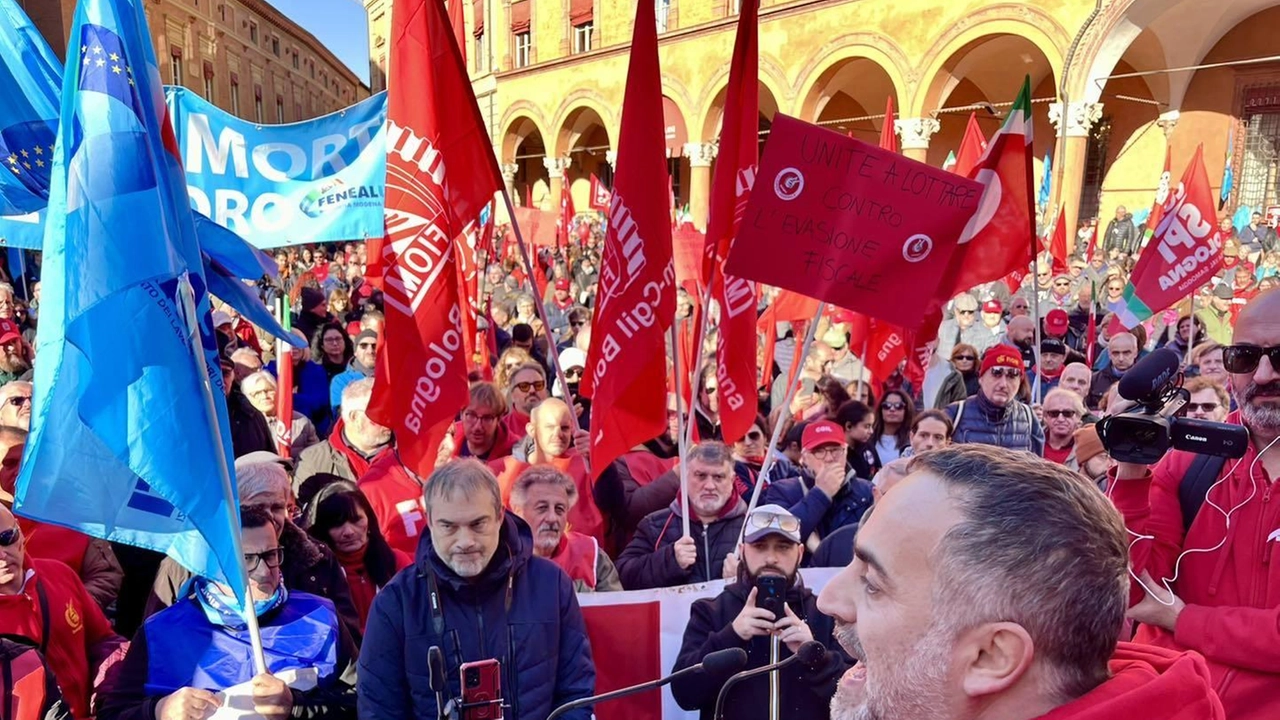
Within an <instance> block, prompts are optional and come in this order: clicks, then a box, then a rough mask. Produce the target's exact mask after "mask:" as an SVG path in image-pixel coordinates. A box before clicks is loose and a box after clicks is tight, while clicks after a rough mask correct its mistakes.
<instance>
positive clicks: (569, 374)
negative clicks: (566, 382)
mask: <svg viewBox="0 0 1280 720" xmlns="http://www.w3.org/2000/svg"><path fill="white" fill-rule="evenodd" d="M564 376H565V378H566V379H567V378H581V377H582V368H577V367H575V368H569V369H568V370H565V371H564Z"/></svg>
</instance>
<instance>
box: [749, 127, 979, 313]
mask: <svg viewBox="0 0 1280 720" xmlns="http://www.w3.org/2000/svg"><path fill="white" fill-rule="evenodd" d="M758 177H759V181H758V182H757V183H756V184H755V187H754V189H753V190H752V193H751V198H750V201H749V203H748V206H747V210H746V214H745V217H744V218H743V221H742V226H741V227H740V228H739V231H738V238H737V240H735V241H734V244H733V249H732V252H731V253H730V254H729V260H728V262H726V263H725V273H726V274H729V275H736V276H738V277H744V278H750V279H752V280H755V281H757V282H764V283H768V284H770V285H777V286H778V287H785V288H788V289H790V290H795V291H796V292H801V293H804V294H806V295H810V296H812V297H816V298H819V299H821V300H824V301H826V302H829V303H831V304H832V305H835V306H837V307H842V308H847V309H849V310H855V311H857V312H861V313H865V314H867V315H869V316H871V317H875V318H879V319H881V320H887V321H889V322H892V323H894V324H896V325H901V326H903V327H904V328H914V327H916V326H918V325H919V324H920V322H921V320H922V318H923V317H924V312H925V309H926V308H927V307H928V304H929V302H930V297H929V293H927V292H907V293H904V292H899V290H901V289H902V288H916V289H923V288H930V287H934V286H936V285H937V283H938V279H939V278H940V277H941V276H942V275H943V273H944V272H945V271H946V269H947V267H948V262H949V260H950V258H951V254H952V253H953V252H955V250H956V239H957V238H959V237H960V235H961V233H962V231H963V230H964V228H965V227H966V224H967V223H969V221H970V218H971V217H973V215H974V212H975V211H976V210H977V209H978V201H979V198H980V195H981V191H982V186H981V185H980V184H978V183H976V182H974V181H973V180H969V179H966V178H961V177H957V176H955V175H953V174H951V173H947V172H944V171H942V170H939V169H937V168H934V167H930V166H928V165H925V164H924V163H920V162H916V161H914V160H911V159H909V158H905V157H903V156H901V155H897V154H895V153H891V152H888V151H886V150H882V149H880V148H878V147H876V146H874V145H869V144H867V143H864V142H860V141H858V140H854V139H852V138H847V137H845V136H844V135H841V134H839V133H836V132H832V131H830V130H827V129H825V128H821V127H818V126H816V125H812V124H810V123H806V122H803V121H801V120H797V119H795V118H792V117H788V116H786V115H781V114H779V115H777V116H776V117H775V118H774V123H773V128H772V130H771V131H770V137H769V145H768V147H766V148H765V153H764V157H763V158H761V160H760V170H759V173H758Z"/></svg>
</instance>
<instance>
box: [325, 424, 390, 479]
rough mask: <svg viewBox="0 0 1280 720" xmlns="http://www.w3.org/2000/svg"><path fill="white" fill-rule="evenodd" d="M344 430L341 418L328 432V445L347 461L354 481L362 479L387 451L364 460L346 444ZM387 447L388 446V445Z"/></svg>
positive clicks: (363, 457) (379, 452) (357, 451)
mask: <svg viewBox="0 0 1280 720" xmlns="http://www.w3.org/2000/svg"><path fill="white" fill-rule="evenodd" d="M345 429H346V424H345V422H344V421H343V419H342V418H338V422H336V423H334V425H333V430H331V431H330V432H329V444H330V445H332V446H333V449H334V450H337V451H338V453H339V454H340V455H342V456H343V457H345V458H346V459H347V462H348V463H350V464H351V472H353V473H355V476H356V479H357V480H359V479H360V478H362V477H364V474H365V473H367V472H369V466H370V465H372V464H373V463H374V462H375V461H377V459H378V458H379V457H381V456H382V453H384V452H386V451H387V448H383V449H381V450H379V451H378V452H376V453H374V455H373V457H370V458H365V456H364V455H362V454H361V453H360V451H359V450H357V449H355V448H353V447H351V446H350V445H348V444H347V436H346V433H345V432H344V430H345ZM387 447H390V446H389V445H388V446H387Z"/></svg>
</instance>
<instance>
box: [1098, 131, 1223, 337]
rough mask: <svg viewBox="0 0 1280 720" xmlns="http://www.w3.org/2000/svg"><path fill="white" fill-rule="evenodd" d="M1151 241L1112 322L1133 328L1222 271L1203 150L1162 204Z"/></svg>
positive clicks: (1213, 208)
mask: <svg viewBox="0 0 1280 720" xmlns="http://www.w3.org/2000/svg"><path fill="white" fill-rule="evenodd" d="M1161 213H1162V217H1161V220H1160V224H1159V225H1157V226H1156V230H1155V236H1154V237H1152V238H1151V243H1150V244H1149V245H1147V247H1146V249H1145V250H1143V251H1142V256H1141V257H1139V258H1138V264H1137V265H1135V266H1134V268H1133V274H1132V275H1131V276H1130V277H1129V284H1128V285H1127V286H1126V287H1125V289H1124V300H1125V307H1123V308H1121V309H1120V310H1119V312H1117V313H1116V316H1117V317H1118V318H1119V320H1120V322H1121V323H1122V324H1123V325H1124V327H1126V328H1132V327H1134V326H1136V325H1137V324H1138V323H1140V322H1143V321H1144V320H1146V319H1147V318H1150V317H1151V316H1152V315H1155V314H1156V313H1158V312H1160V311H1161V310H1164V309H1165V308H1167V307H1171V306H1173V305H1174V304H1175V303H1177V302H1178V301H1179V300H1182V299H1183V298H1185V297H1187V296H1188V295H1190V294H1191V293H1192V292H1194V291H1195V290H1196V289H1197V288H1199V287H1200V286H1201V285H1204V284H1205V283H1206V282H1208V281H1209V279H1210V278H1212V277H1213V276H1214V275H1217V274H1218V272H1219V271H1221V270H1222V242H1223V241H1222V236H1221V235H1220V234H1219V232H1218V224H1217V222H1216V217H1217V203H1216V202H1215V201H1214V197H1213V192H1212V190H1211V189H1210V187H1209V176H1208V174H1207V173H1206V172H1205V169H1204V145H1200V146H1199V147H1197V148H1196V154H1195V156H1194V157H1193V158H1191V163H1190V164H1189V165H1187V169H1186V172H1184V173H1183V174H1182V181H1181V182H1180V183H1178V187H1177V188H1176V189H1175V190H1174V191H1173V192H1171V193H1169V194H1168V197H1167V198H1165V202H1164V205H1163V206H1162V207H1161Z"/></svg>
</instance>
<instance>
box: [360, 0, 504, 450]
mask: <svg viewBox="0 0 1280 720" xmlns="http://www.w3.org/2000/svg"><path fill="white" fill-rule="evenodd" d="M444 12H445V10H444V7H443V6H442V5H441V3H440V2H439V0H396V2H395V4H394V6H393V8H392V13H391V17H392V31H391V39H392V41H391V48H392V50H391V59H390V60H391V61H390V73H389V77H388V81H387V88H388V97H387V192H386V230H387V236H386V238H384V239H382V240H381V241H380V242H378V243H376V244H375V247H373V248H372V250H373V252H371V253H370V257H371V259H372V258H377V261H378V263H379V265H380V269H381V270H382V273H383V284H384V286H385V291H384V293H385V294H384V301H385V304H386V316H387V317H386V333H385V335H384V336H383V347H382V348H381V352H380V353H379V354H378V367H377V371H376V373H375V376H374V378H375V379H374V386H373V396H372V397H371V398H370V401H369V417H370V418H372V419H373V420H374V421H375V422H377V423H379V424H382V425H385V426H387V427H389V428H391V429H392V430H393V431H394V432H395V436H396V443H397V446H398V448H399V451H400V456H401V459H402V460H403V462H404V463H405V465H406V466H407V467H408V468H409V469H411V470H412V471H414V472H416V473H418V474H419V475H421V476H426V475H428V474H430V472H431V470H432V469H433V467H434V464H435V458H436V453H437V450H438V447H439V444H440V440H441V439H442V438H443V435H444V431H445V429H446V428H447V426H448V424H449V423H450V422H452V420H453V417H454V415H455V414H456V413H457V411H458V410H459V409H460V408H462V407H463V406H464V405H466V402H467V356H466V349H465V348H466V343H465V341H464V329H463V317H462V310H463V302H464V297H463V295H462V292H461V291H460V288H459V287H458V285H459V279H458V270H457V268H456V264H457V257H456V255H455V252H456V244H455V238H457V237H458V235H460V234H461V233H462V231H463V228H464V227H465V226H466V225H467V224H468V223H470V222H472V221H473V220H475V219H476V218H477V217H479V215H480V212H481V210H482V209H483V207H484V205H485V203H488V202H490V201H491V200H492V199H493V196H494V194H495V193H496V192H498V191H499V190H501V189H502V177H501V175H499V173H498V165H497V162H496V161H495V160H494V157H493V150H492V147H491V146H490V144H489V137H488V135H487V134H486V132H485V129H484V125H483V123H482V122H481V119H480V110H479V108H477V107H476V101H475V96H474V95H473V94H472V92H471V81H470V80H469V79H468V78H467V73H466V68H465V66H464V65H463V61H462V56H461V54H460V53H459V50H458V47H457V44H456V43H455V41H454V37H453V33H452V32H451V31H450V25H449V20H448V18H446V17H445V14H444ZM378 246H381V247H378Z"/></svg>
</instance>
